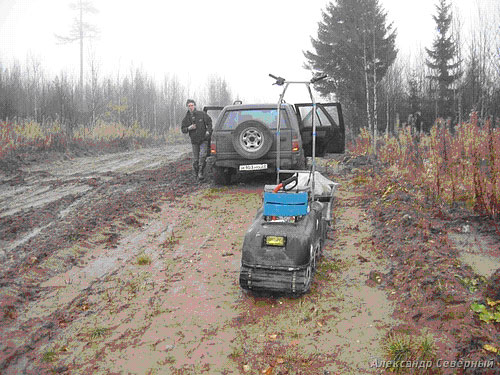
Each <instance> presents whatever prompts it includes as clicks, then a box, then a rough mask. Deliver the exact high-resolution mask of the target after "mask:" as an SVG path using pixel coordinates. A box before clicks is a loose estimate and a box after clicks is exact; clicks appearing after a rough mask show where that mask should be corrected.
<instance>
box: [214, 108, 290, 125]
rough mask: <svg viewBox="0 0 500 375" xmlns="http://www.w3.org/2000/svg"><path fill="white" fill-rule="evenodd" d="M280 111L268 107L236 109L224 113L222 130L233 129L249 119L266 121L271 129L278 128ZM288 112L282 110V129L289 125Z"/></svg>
mask: <svg viewBox="0 0 500 375" xmlns="http://www.w3.org/2000/svg"><path fill="white" fill-rule="evenodd" d="M277 114H278V111H277V110H276V109H275V108H266V109H257V108H256V109H235V110H228V111H226V113H224V117H223V118H222V121H221V129H222V130H232V129H236V127H237V126H238V125H239V124H241V123H242V122H243V121H247V120H258V121H260V122H262V123H264V124H265V125H266V126H267V127H268V128H269V129H276V120H277ZM288 124H289V121H288V114H287V113H286V111H285V110H284V109H282V110H281V118H280V127H281V128H282V129H285V128H288V127H289V125H288Z"/></svg>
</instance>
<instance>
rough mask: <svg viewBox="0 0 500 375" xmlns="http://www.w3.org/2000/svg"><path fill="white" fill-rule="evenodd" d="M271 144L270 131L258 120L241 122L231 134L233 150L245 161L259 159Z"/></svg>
mask: <svg viewBox="0 0 500 375" xmlns="http://www.w3.org/2000/svg"><path fill="white" fill-rule="evenodd" d="M272 144H273V136H272V134H271V131H270V130H269V129H268V128H267V126H266V125H264V124H263V123H262V122H260V121H258V120H248V121H243V122H242V123H241V124H239V125H238V126H237V127H236V129H234V133H233V147H234V150H235V151H236V152H237V153H238V154H239V155H241V156H243V157H244V158H246V159H259V158H261V157H263V156H264V155H265V154H267V153H268V152H269V150H270V149H271V146H272Z"/></svg>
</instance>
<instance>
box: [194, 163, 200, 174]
mask: <svg viewBox="0 0 500 375" xmlns="http://www.w3.org/2000/svg"><path fill="white" fill-rule="evenodd" d="M199 170H200V167H199V165H198V162H196V163H193V174H194V178H196V177H198V174H199V173H198V171H199Z"/></svg>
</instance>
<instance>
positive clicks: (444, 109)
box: [425, 0, 460, 118]
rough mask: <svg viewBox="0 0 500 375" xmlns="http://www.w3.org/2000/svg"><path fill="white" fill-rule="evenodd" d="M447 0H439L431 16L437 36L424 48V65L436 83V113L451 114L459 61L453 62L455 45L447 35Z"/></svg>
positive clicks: (442, 115) (448, 22) (448, 5)
mask: <svg viewBox="0 0 500 375" xmlns="http://www.w3.org/2000/svg"><path fill="white" fill-rule="evenodd" d="M450 6H451V5H450V4H447V0H439V5H436V11H437V16H433V17H432V18H433V19H434V21H435V22H436V29H437V36H436V38H435V39H434V43H433V44H432V49H428V48H426V49H425V50H426V52H427V55H428V57H429V58H428V59H427V61H426V65H427V66H428V67H429V68H430V69H432V71H433V72H434V74H433V75H431V76H430V77H429V78H430V79H431V80H432V81H434V82H436V83H437V91H436V93H437V98H436V99H437V102H436V104H437V113H436V114H437V115H438V116H441V117H444V118H446V117H448V116H451V115H452V113H451V108H452V100H453V90H452V89H451V86H452V84H453V83H454V82H455V81H456V80H457V79H458V78H459V74H458V73H456V72H455V71H456V69H457V67H458V66H459V65H460V62H453V61H454V60H455V58H456V45H455V42H454V41H453V38H452V36H451V35H450V36H448V32H449V30H450V25H451V20H452V15H451V12H450Z"/></svg>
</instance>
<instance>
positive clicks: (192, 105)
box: [186, 99, 196, 112]
mask: <svg viewBox="0 0 500 375" xmlns="http://www.w3.org/2000/svg"><path fill="white" fill-rule="evenodd" d="M186 106H187V107H188V109H189V111H190V112H193V111H194V110H195V109H196V102H195V101H194V100H193V99H188V100H187V102H186Z"/></svg>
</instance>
